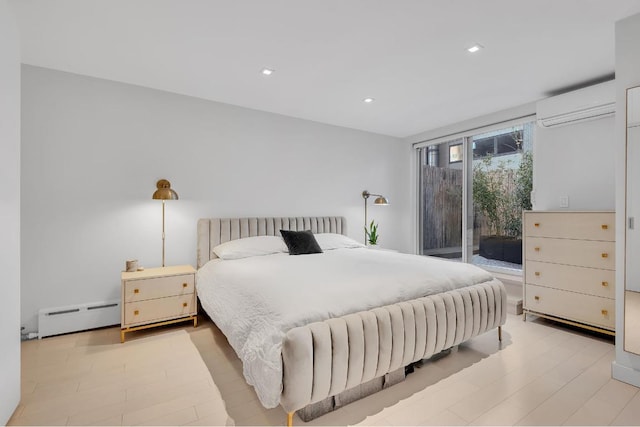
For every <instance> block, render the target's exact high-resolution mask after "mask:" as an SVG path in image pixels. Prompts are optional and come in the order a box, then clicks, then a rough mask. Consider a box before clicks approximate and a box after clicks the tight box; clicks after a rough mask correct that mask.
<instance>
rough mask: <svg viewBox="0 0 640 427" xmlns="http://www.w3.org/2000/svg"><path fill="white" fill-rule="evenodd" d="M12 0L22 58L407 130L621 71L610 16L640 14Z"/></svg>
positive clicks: (495, 3)
mask: <svg viewBox="0 0 640 427" xmlns="http://www.w3.org/2000/svg"><path fill="white" fill-rule="evenodd" d="M12 5H13V6H14V8H15V11H16V14H17V17H18V23H19V26H20V30H21V38H22V41H21V43H22V58H23V62H24V63H26V64H32V65H37V66H42V67H49V68H54V69H58V70H64V71H69V72H73V73H78V74H85V75H89V76H95V77H101V78H105V79H110V80H116V81H121V82H126V83H132V84H137V85H141V86H147V87H151V88H156V89H161V90H166V91H171V92H175V93H180V94H185V95H191V96H196V97H200V98H205V99H210V100H215V101H220V102H225V103H229V104H235V105H240V106H244V107H249V108H254V109H258V110H264V111H270V112H274V113H280V114H285V115H288V116H293V117H300V118H304V119H309V120H315V121H318V122H323V123H330V124H334V125H339V126H346V127H351V128H356V129H363V130H367V131H371V132H377V133H381V134H386V135H393V136H399V137H405V136H408V135H413V134H416V133H418V132H421V131H425V130H429V129H433V128H436V127H440V126H443V125H447V124H450V123H455V122H458V121H461V120H464V119H468V118H472V117H476V116H480V115H483V114H487V113H491V112H494V111H498V110H502V109H505V108H509V107H513V106H517V105H521V104H525V103H528V102H532V101H535V100H537V99H540V98H544V97H545V96H547V95H548V94H549V93H550V92H554V91H558V90H561V89H562V88H566V87H569V86H573V85H576V84H578V85H579V84H582V83H584V82H587V81H590V80H593V79H599V78H602V77H603V76H607V75H611V74H612V73H613V71H614V23H615V22H616V21H617V20H619V19H621V18H623V17H626V16H629V15H632V14H635V13H639V12H640V0H529V1H522V0H315V1H312V0H269V1H267V0H12ZM473 43H480V44H482V45H484V46H485V47H486V48H485V49H483V50H482V51H480V52H479V53H477V54H469V53H468V52H467V51H466V48H467V47H469V46H470V45H472V44H473ZM263 67H268V68H273V69H275V70H276V71H275V73H274V74H273V75H272V76H270V77H265V76H263V75H261V74H260V70H261V69H262V68H263ZM366 97H373V98H375V102H373V103H371V104H365V103H363V102H362V99H363V98H366Z"/></svg>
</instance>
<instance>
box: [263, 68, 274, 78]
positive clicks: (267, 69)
mask: <svg viewBox="0 0 640 427" xmlns="http://www.w3.org/2000/svg"><path fill="white" fill-rule="evenodd" d="M274 71H275V70H272V69H271V68H263V69H262V71H260V72H261V73H262V74H264V75H265V76H270V75H271V74H273V72H274Z"/></svg>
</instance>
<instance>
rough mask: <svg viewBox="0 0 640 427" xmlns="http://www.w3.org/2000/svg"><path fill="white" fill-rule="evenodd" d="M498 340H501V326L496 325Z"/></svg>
mask: <svg viewBox="0 0 640 427" xmlns="http://www.w3.org/2000/svg"><path fill="white" fill-rule="evenodd" d="M498 341H502V326H498Z"/></svg>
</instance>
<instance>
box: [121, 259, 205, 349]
mask: <svg viewBox="0 0 640 427" xmlns="http://www.w3.org/2000/svg"><path fill="white" fill-rule="evenodd" d="M195 276H196V271H195V269H194V268H193V267H191V266H190V265H177V266H171V267H160V268H149V269H146V270H144V271H135V272H132V273H127V272H123V273H122V319H121V328H120V341H121V342H124V338H125V333H127V332H133V331H139V330H141V329H147V328H151V327H154V326H161V325H167V324H171V323H177V322H184V321H193V326H194V327H195V326H197V324H198V317H197V314H198V306H197V302H196V301H197V300H196V289H195V281H196V278H195Z"/></svg>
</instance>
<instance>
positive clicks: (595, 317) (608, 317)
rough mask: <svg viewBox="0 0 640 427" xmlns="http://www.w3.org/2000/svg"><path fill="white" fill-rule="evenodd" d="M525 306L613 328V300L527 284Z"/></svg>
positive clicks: (545, 312)
mask: <svg viewBox="0 0 640 427" xmlns="http://www.w3.org/2000/svg"><path fill="white" fill-rule="evenodd" d="M524 302H525V308H526V309H527V310H531V311H536V312H539V313H543V314H550V315H554V316H558V317H561V318H564V319H569V320H573V321H576V322H581V323H588V324H591V325H596V326H600V327H602V328H605V329H610V330H613V329H615V319H616V315H615V300H612V299H609V298H600V297H596V296H592V295H584V294H578V293H575V292H569V291H563V290H559V289H551V288H546V287H543V286H536V285H527V287H526V295H525V301H524Z"/></svg>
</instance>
